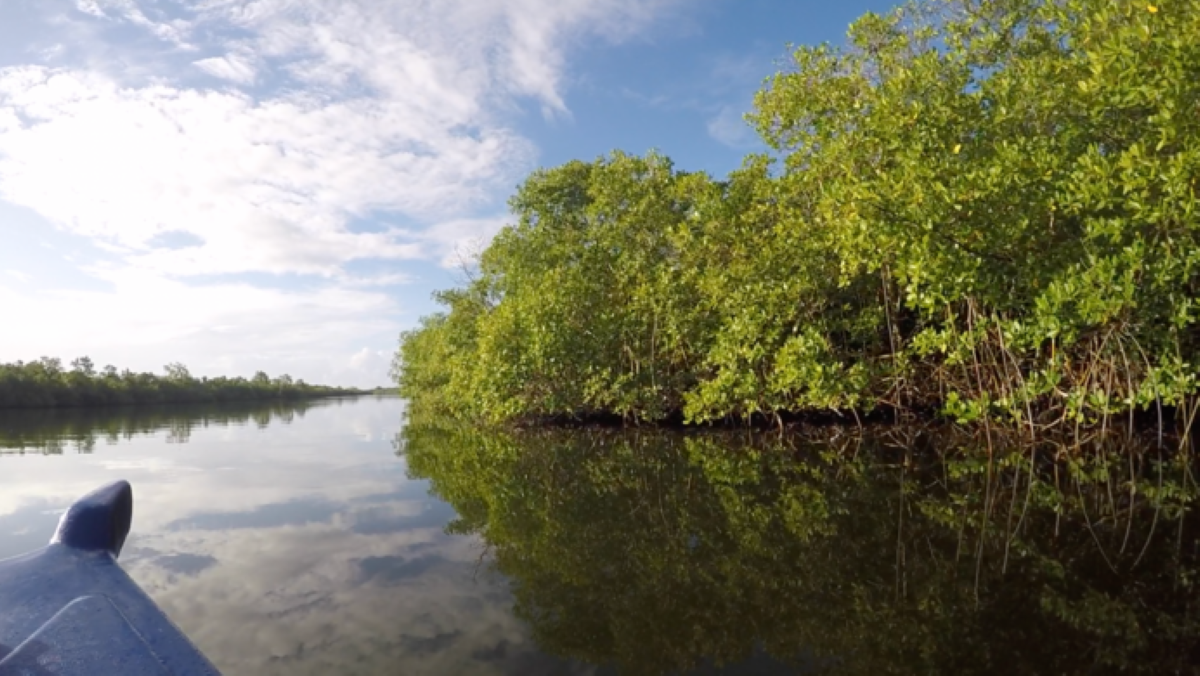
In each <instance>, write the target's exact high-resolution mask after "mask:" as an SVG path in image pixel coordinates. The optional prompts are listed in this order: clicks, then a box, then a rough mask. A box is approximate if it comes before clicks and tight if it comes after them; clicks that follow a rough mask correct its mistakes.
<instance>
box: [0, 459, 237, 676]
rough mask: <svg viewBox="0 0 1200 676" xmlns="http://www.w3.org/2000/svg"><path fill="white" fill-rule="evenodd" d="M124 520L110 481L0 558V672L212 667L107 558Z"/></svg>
mask: <svg viewBox="0 0 1200 676" xmlns="http://www.w3.org/2000/svg"><path fill="white" fill-rule="evenodd" d="M132 518H133V491H132V489H131V488H130V486H129V483H128V482H125V481H118V482H116V483H112V484H109V485H108V486H105V487H103V488H100V489H99V490H96V491H93V492H92V493H89V494H87V495H86V496H84V497H82V498H80V499H79V500H78V501H77V502H75V504H73V505H71V507H70V508H69V509H68V510H67V511H66V513H64V514H63V516H62V519H61V521H59V524H58V529H57V530H56V531H55V533H54V537H53V538H51V540H50V544H49V545H48V546H46V547H44V548H42V549H39V550H37V551H34V552H30V553H29V554H25V555H22V556H18V557H15V558H11V559H6V560H3V561H0V676H8V675H9V674H13V675H17V674H21V675H24V674H30V675H33V674H37V675H41V674H56V675H59V676H77V675H78V676H83V675H84V674H88V675H91V674H122V675H125V674H129V675H131V676H140V675H141V674H178V675H184V674H187V675H191V674H197V675H208V674H217V673H218V672H217V669H216V668H215V667H214V666H213V665H212V663H211V662H209V661H208V659H206V658H205V657H204V655H203V654H202V653H201V652H200V651H199V650H197V649H196V647H195V646H193V645H192V643H191V642H190V641H189V640H188V639H187V637H186V636H184V634H183V632H181V631H180V630H179V629H178V628H177V627H175V625H174V624H172V623H171V621H170V620H169V619H167V616H166V615H165V614H163V612H162V610H160V609H159V608H158V606H157V605H155V603H154V601H152V600H151V599H150V597H149V596H147V595H146V593H145V592H144V591H142V589H141V588H140V587H138V586H137V583H135V582H134V581H133V580H132V579H131V578H130V577H129V575H127V574H126V573H125V571H124V570H122V569H121V567H120V566H119V565H118V564H117V556H118V555H119V554H120V553H121V547H122V546H123V545H124V544H125V537H126V536H127V535H128V534H129V526H130V522H131V520H132Z"/></svg>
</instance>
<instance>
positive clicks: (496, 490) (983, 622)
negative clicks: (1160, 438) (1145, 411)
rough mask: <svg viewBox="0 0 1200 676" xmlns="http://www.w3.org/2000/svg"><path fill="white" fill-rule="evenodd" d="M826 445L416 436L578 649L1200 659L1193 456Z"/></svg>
mask: <svg viewBox="0 0 1200 676" xmlns="http://www.w3.org/2000/svg"><path fill="white" fill-rule="evenodd" d="M822 434H823V436H822V438H820V439H805V440H803V441H796V440H789V441H784V440H780V439H778V438H775V439H774V441H770V442H766V441H763V440H762V439H757V438H753V437H749V436H747V437H737V438H734V437H731V436H724V435H711V436H673V435H668V434H665V433H651V434H642V433H624V432H615V431H611V432H610V431H596V432H586V433H580V432H564V431H544V432H538V433H519V434H505V433H491V432H489V433H480V432H477V431H469V430H462V429H457V430H451V429H444V428H443V429H438V428H434V427H410V428H408V429H407V430H406V431H405V432H404V433H403V438H402V439H401V447H402V452H403V453H404V454H405V455H406V457H407V461H408V463H409V466H410V471H411V472H412V473H413V474H414V475H415V476H420V477H426V478H428V479H430V480H431V482H432V486H433V490H434V491H435V492H436V493H437V494H438V495H440V496H442V497H443V498H445V499H446V500H448V501H449V502H450V503H451V504H452V505H453V506H454V507H455V509H456V510H457V511H458V514H459V515H460V518H459V519H458V520H457V521H455V522H454V523H453V524H452V525H451V529H452V530H454V531H456V532H461V533H477V534H479V535H481V536H482V537H483V539H484V541H485V542H486V544H487V546H488V548H489V551H490V552H491V555H492V557H493V561H494V563H495V566H496V567H497V568H498V569H499V570H500V571H501V572H503V573H504V574H506V575H507V576H509V577H510V579H511V581H512V586H513V589H514V593H515V598H516V609H517V612H518V613H519V614H520V615H521V616H522V617H523V618H524V619H525V620H527V621H528V622H529V623H530V625H531V626H532V629H533V632H534V634H535V636H536V638H537V639H538V640H539V641H540V643H541V645H542V647H543V648H544V649H546V650H547V651H550V652H553V653H556V654H559V655H563V656H570V657H574V658H578V659H582V660H586V661H589V662H593V663H608V664H616V665H619V666H620V667H622V668H623V669H624V670H628V671H630V672H639V673H666V672H675V671H679V670H686V669H688V668H691V667H693V666H695V665H696V664H698V663H699V662H700V661H701V660H712V661H715V662H717V663H734V662H737V661H739V660H742V659H745V658H747V657H748V656H749V655H750V654H751V653H752V652H753V651H754V650H756V649H762V650H765V651H766V652H768V653H769V654H770V655H771V656H773V657H774V658H776V659H778V660H782V661H787V662H802V661H803V662H808V663H810V664H811V663H812V661H813V660H816V661H817V663H820V664H825V665H827V666H828V668H829V669H830V670H831V671H833V672H836V673H851V674H885V673H896V674H910V673H1054V674H1065V673H1083V672H1085V671H1087V672H1089V673H1098V672H1108V671H1116V670H1121V671H1124V672H1128V673H1156V674H1161V673H1173V672H1178V671H1181V670H1184V669H1186V668H1187V666H1186V665H1188V664H1189V660H1191V659H1195V658H1196V657H1197V647H1198V646H1200V643H1198V642H1197V636H1198V631H1200V624H1198V621H1200V618H1198V617H1197V611H1196V608H1195V604H1196V583H1197V578H1196V575H1197V572H1198V569H1197V565H1196V564H1197V557H1198V555H1200V552H1198V551H1197V538H1196V535H1197V534H1196V530H1195V527H1196V523H1195V516H1194V514H1193V513H1192V511H1191V510H1192V507H1193V506H1194V501H1195V495H1196V485H1195V482H1194V480H1193V479H1192V478H1191V474H1190V468H1189V467H1188V466H1186V465H1185V464H1183V462H1184V461H1183V460H1181V459H1180V458H1179V457H1176V458H1175V459H1170V458H1167V457H1165V456H1163V457H1160V456H1158V455H1151V454H1146V453H1130V452H1129V449H1128V448H1118V447H1117V446H1116V445H1115V444H1114V445H1111V446H1106V445H1105V444H1102V443H1099V442H1097V443H1096V444H1095V446H1096V447H1095V448H1093V449H1091V450H1092V453H1091V455H1092V457H1094V459H1093V460H1089V461H1088V462H1087V463H1081V462H1077V461H1067V460H1065V459H1063V460H1060V461H1057V462H1056V461H1054V459H1053V458H1052V454H1051V453H1050V452H1049V450H1052V449H1043V450H1041V451H1034V452H1032V453H1029V452H1026V453H1013V454H1008V455H1003V456H1001V455H1000V454H996V458H997V459H996V460H995V461H993V462H989V461H987V460H986V458H987V457H988V455H987V451H986V444H985V443H983V442H978V441H976V440H973V439H959V440H956V441H955V442H954V445H953V448H955V451H954V452H953V453H952V454H951V453H937V452H932V453H931V452H928V451H929V450H931V447H935V446H940V445H942V444H941V443H940V442H939V443H938V444H934V442H933V440H931V439H930V438H928V437H927V436H925V435H922V434H917V433H914V434H913V435H911V436H910V437H909V438H903V437H904V434H905V433H904V432H903V431H900V430H893V431H891V432H890V433H888V434H887V435H885V436H883V437H880V438H871V437H869V436H868V437H863V436H862V435H859V434H846V433H845V431H844V430H836V431H829V432H826V433H822ZM839 434H840V435H841V436H839ZM972 445H975V446H977V447H976V448H972ZM904 449H914V450H904ZM915 449H920V450H915ZM932 450H935V451H936V448H932ZM980 457H983V458H985V459H984V460H980V459H978V458H980ZM1062 457H1063V458H1067V457H1072V458H1074V457H1080V456H1079V455H1078V454H1070V455H1069V456H1068V455H1067V454H1063V456H1062ZM919 458H923V459H924V460H919ZM930 459H932V460H930ZM1090 669H1091V670H1098V671H1089V670H1090Z"/></svg>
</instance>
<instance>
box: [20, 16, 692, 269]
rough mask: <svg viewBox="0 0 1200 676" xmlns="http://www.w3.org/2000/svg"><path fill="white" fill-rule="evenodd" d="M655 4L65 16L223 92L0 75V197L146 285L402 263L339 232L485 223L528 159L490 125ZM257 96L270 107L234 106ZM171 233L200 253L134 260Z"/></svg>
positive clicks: (175, 80) (378, 238)
mask: <svg viewBox="0 0 1200 676" xmlns="http://www.w3.org/2000/svg"><path fill="white" fill-rule="evenodd" d="M669 1H670V0H660V1H659V2H652V3H644V2H635V1H634V0H607V1H603V2H593V1H590V0H588V1H583V0H570V1H567V2H560V3H554V4H550V5H547V4H545V3H540V2H538V3H534V2H532V1H531V0H509V1H508V2H489V3H478V2H470V1H468V0H459V1H457V2H455V1H447V2H438V3H425V2H418V1H417V0H411V1H409V0H397V1H393V2H376V1H374V0H371V1H368V0H360V1H338V2H332V1H325V0H258V1H256V2H251V3H242V2H236V3H235V2H232V1H229V0H212V1H210V2H207V3H204V4H201V5H199V6H198V7H196V8H194V9H193V10H192V13H191V14H189V15H187V16H181V17H175V18H168V17H164V16H162V15H161V11H159V10H156V11H155V12H154V14H153V17H154V18H150V14H151V12H150V8H151V6H150V5H145V4H139V3H138V2H135V1H134V0H102V1H95V0H81V1H80V2H79V3H78V4H77V7H78V9H79V10H80V11H82V12H85V13H88V14H91V15H94V16H97V17H105V18H106V20H111V21H123V22H127V23H130V24H132V25H135V26H140V27H142V28H144V29H146V30H148V31H150V32H151V33H152V34H154V35H156V36H158V37H160V38H162V39H164V40H167V41H169V42H172V43H174V44H175V45H176V46H179V45H185V44H187V45H192V44H197V43H199V41H200V40H201V39H202V38H205V37H206V36H211V35H216V36H218V38H217V39H216V40H215V42H214V43H213V44H206V45H204V49H201V51H208V50H209V49H211V48H212V47H217V48H218V49H219V50H220V51H221V52H223V53H221V54H219V55H214V56H209V57H206V58H201V59H192V60H191V61H189V64H191V65H193V66H194V67H196V68H199V69H201V70H203V71H205V72H207V73H208V74H210V75H213V76H215V77H219V78H222V79H224V80H225V81H226V82H228V83H230V84H231V85H234V86H235V88H233V89H224V90H221V91H214V90H208V89H197V88H191V87H189V86H186V85H185V84H184V83H185V82H187V78H186V73H179V74H177V75H176V76H175V77H171V76H170V74H169V73H168V74H166V75H165V76H162V77H158V78H156V79H155V80H154V81H153V82H152V83H146V82H144V81H143V82H140V83H139V82H135V83H129V82H122V81H120V80H119V79H118V78H117V77H115V76H113V75H104V74H101V73H100V72H98V71H93V70H85V69H80V68H56V69H52V68H48V67H45V66H39V65H24V66H14V67H9V68H5V69H0V196H2V197H3V198H4V199H6V200H8V201H10V202H13V203H15V204H20V205H24V206H28V207H30V208H32V209H34V210H36V211H38V212H39V213H41V214H43V215H45V216H46V217H48V218H49V219H50V220H52V221H53V222H54V223H56V224H57V225H59V226H60V227H64V228H67V229H69V230H72V231H74V232H77V233H82V234H85V235H87V236H89V237H91V238H93V239H95V240H96V241H97V242H99V243H102V244H104V245H108V246H111V247H116V248H117V250H118V251H124V252H125V253H126V254H127V256H128V262H129V263H130V264H132V265H135V266H137V267H139V268H143V269H147V270H154V271H158V272H159V273H161V274H170V275H175V276H179V275H189V274H211V273H229V272H239V271H267V272H276V273H278V272H303V273H318V274H325V275H334V274H335V273H336V271H337V270H338V268H339V267H340V266H341V265H342V264H344V263H346V262H348V261H350V260H354V259H356V258H365V257H372V258H390V259H404V258H411V257H414V256H419V255H421V253H422V249H421V248H420V247H418V246H416V245H415V243H414V242H413V241H412V240H413V238H412V237H411V235H410V234H408V233H405V232H402V231H398V230H397V231H390V232H383V233H354V232H351V231H349V230H348V228H347V223H348V222H349V221H350V220H351V219H355V218H358V219H361V218H364V217H365V218H369V217H371V216H372V215H374V214H383V213H398V214H403V215H405V216H407V217H409V218H411V219H415V220H416V221H417V222H438V221H444V220H446V219H451V220H452V221H454V222H462V221H461V219H463V218H464V217H465V218H468V219H469V218H470V217H471V215H472V213H473V212H478V211H480V210H494V209H495V208H496V205H497V201H498V200H497V197H498V196H500V194H499V191H500V190H506V189H508V187H509V186H511V185H512V183H513V182H514V179H515V177H516V176H518V175H519V174H520V173H521V172H523V171H525V170H526V169H528V168H529V167H530V166H531V164H532V159H533V155H534V150H533V148H532V146H531V144H530V143H529V142H528V141H527V140H525V139H523V138H521V137H520V136H518V135H516V134H515V133H513V132H512V131H511V130H510V129H509V128H508V127H507V126H506V125H505V124H504V120H503V117H504V115H505V114H506V113H505V111H506V110H509V109H510V102H511V101H512V100H513V99H512V97H520V96H528V97H533V98H534V99H536V100H538V101H540V102H541V104H542V105H543V106H544V107H545V108H546V109H547V110H553V111H564V110H565V103H564V101H563V97H562V92H561V85H560V82H561V79H562V76H563V71H564V68H565V66H564V63H565V50H566V48H567V47H568V45H569V44H570V43H571V42H572V40H574V39H576V38H578V37H579V36H583V35H587V34H595V35H600V36H603V37H605V38H607V39H612V40H619V39H624V38H626V37H628V36H630V35H633V34H635V33H636V32H637V31H639V30H641V29H643V28H644V27H645V26H646V25H647V24H648V23H649V22H650V21H651V20H652V19H653V18H654V17H655V16H656V14H658V13H659V12H660V10H661V9H662V7H663V6H664V5H666V4H669ZM154 7H158V6H157V5H155V6H154ZM222 36H223V37H222ZM112 48H113V49H116V50H119V48H120V47H119V45H113V46H112ZM262 78H268V79H270V80H271V81H272V82H273V83H274V84H275V86H274V88H273V89H272V91H274V92H277V93H275V94H264V93H262V92H255V91H253V90H250V89H246V88H245V87H248V86H250V85H252V84H253V83H255V82H257V81H259V80H260V79H262ZM239 87H240V89H239ZM455 219H457V220H455ZM486 229H487V228H485V230H486ZM171 230H175V231H182V232H186V233H190V234H192V235H195V236H197V237H199V238H200V239H202V240H203V241H204V243H203V245H201V246H199V247H191V248H188V249H186V250H176V251H171V250H167V251H163V250H159V249H156V248H154V247H153V246H152V245H151V242H152V240H153V238H154V237H155V236H156V235H158V234H159V233H162V232H166V231H171ZM491 231H492V232H494V229H492V230H491ZM433 237H434V239H435V240H436V241H438V242H441V241H442V239H443V237H442V235H441V234H438V233H435V234H434V235H433ZM416 239H418V240H419V239H421V238H420V237H417V238H416ZM425 249H426V250H428V249H429V247H426V248H425ZM432 253H433V255H436V256H439V257H444V256H445V255H446V252H445V251H444V250H443V249H442V248H439V247H437V246H435V247H433V250H432Z"/></svg>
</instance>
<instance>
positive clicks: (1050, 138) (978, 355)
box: [396, 0, 1200, 428]
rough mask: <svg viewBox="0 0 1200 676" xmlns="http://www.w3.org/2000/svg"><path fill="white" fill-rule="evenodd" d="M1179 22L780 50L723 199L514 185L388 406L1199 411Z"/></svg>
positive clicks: (1033, 422) (591, 177) (1192, 45)
mask: <svg viewBox="0 0 1200 676" xmlns="http://www.w3.org/2000/svg"><path fill="white" fill-rule="evenodd" d="M1198 34H1200V0H1172V1H1170V2H1166V1H1164V2H1161V3H1159V4H1158V5H1147V4H1145V3H1137V2H1130V1H1128V0H1121V1H1120V2H1113V1H1112V0H1060V1H1053V2H1052V1H1050V0H923V1H920V2H916V3H913V4H911V5H909V6H907V7H905V8H903V9H898V10H895V11H894V12H892V13H890V14H887V15H874V14H869V15H867V16H864V17H863V18H861V19H859V20H858V21H857V22H855V23H854V24H853V25H852V26H851V27H850V31H849V36H848V43H847V45H846V46H845V47H843V48H835V47H831V46H828V45H822V46H817V47H801V48H799V49H798V50H796V52H795V53H794V55H793V61H792V64H791V67H790V68H789V69H787V70H785V71H784V72H781V73H778V74H777V75H775V76H774V77H772V78H771V79H769V80H768V82H767V83H766V85H765V86H764V88H763V90H762V91H761V92H760V93H759V94H758V96H757V99H756V102H755V109H754V111H753V112H752V113H751V114H750V115H749V116H748V117H749V119H750V120H751V121H752V122H753V123H754V125H755V126H756V128H757V129H758V131H759V133H760V135H761V136H762V138H763V140H764V141H765V142H766V143H767V144H768V145H769V146H770V148H771V150H772V154H771V156H770V157H768V156H750V157H748V158H746V161H745V163H744V166H743V167H742V168H741V169H740V170H738V171H736V172H734V173H733V174H731V175H730V176H729V177H728V179H727V180H725V181H714V180H712V179H711V178H709V177H707V176H705V175H703V174H686V173H681V172H676V171H675V170H674V169H673V168H672V166H671V164H670V162H669V160H667V159H666V158H664V157H662V156H660V155H657V154H653V153H652V154H650V155H648V156H646V157H644V158H638V157H633V156H629V155H625V154H622V153H614V154H613V155H611V156H609V157H606V158H601V159H598V160H596V161H595V162H591V163H584V162H571V163H568V164H566V165H564V166H562V167H558V168H554V169H549V170H541V171H538V172H536V173H534V174H533V175H532V176H531V177H530V178H529V179H528V180H527V181H526V182H525V184H523V185H522V186H521V187H520V189H519V190H518V192H517V194H516V196H515V197H514V198H513V200H512V208H513V211H514V213H515V215H516V217H517V223H516V224H514V225H512V226H510V227H508V228H506V229H505V230H503V231H502V232H501V233H500V235H499V236H498V237H497V238H496V240H495V241H494V242H493V244H492V245H491V247H489V249H488V250H487V251H486V252H485V253H484V254H483V258H482V261H481V265H480V274H479V277H478V278H477V279H476V280H474V281H473V282H472V283H471V284H470V285H469V286H468V287H467V288H466V289H463V290H459V291H453V292H447V293H445V294H442V295H441V296H440V300H442V301H443V303H445V305H446V306H447V308H448V311H447V312H446V314H445V315H443V316H440V317H435V318H431V319H429V320H427V321H426V322H425V323H424V324H422V326H421V327H420V328H418V329H417V330H415V331H412V332H409V333H407V334H405V335H404V336H403V338H402V347H401V350H400V353H399V360H398V363H397V368H396V374H397V378H398V382H399V383H400V386H401V390H402V392H403V393H404V394H405V396H408V397H409V398H411V399H413V400H414V403H415V405H417V406H425V405H428V406H430V407H433V408H436V409H438V410H440V411H443V412H447V413H452V414H455V415H465V416H470V417H476V418H483V419H491V420H507V419H515V418H521V417H526V416H555V415H587V414H593V413H612V414H617V415H621V416H625V417H630V418H640V419H647V420H655V419H661V418H663V417H665V416H668V415H671V414H674V413H682V414H683V415H684V416H685V417H686V418H687V419H688V420H691V421H697V422H698V421H706V420H713V419H718V418H723V417H727V416H735V417H745V416H750V415H755V414H766V415H771V414H775V413H778V412H783V411H789V412H796V411H812V410H822V409H835V410H846V409H856V410H868V411H869V410H871V409H872V408H875V407H877V406H879V405H887V406H892V407H898V408H906V407H907V408H919V409H923V410H927V409H930V408H934V409H939V410H942V411H943V412H944V413H945V414H946V415H948V416H949V417H950V418H952V419H956V420H960V421H962V422H973V421H978V420H1000V421H1006V422H1008V423H1011V424H1013V425H1021V426H1028V427H1030V428H1037V427H1039V426H1041V427H1043V428H1045V427H1049V426H1053V425H1059V424H1075V423H1083V424H1092V423H1101V424H1103V422H1104V421H1105V420H1106V419H1107V417H1109V416H1112V415H1114V414H1117V413H1121V412H1123V411H1129V410H1137V409H1146V408H1149V407H1157V406H1161V405H1168V406H1177V407H1179V408H1180V409H1182V410H1183V411H1185V412H1188V411H1189V410H1190V409H1191V407H1193V406H1195V405H1196V401H1197V399H1196V396H1195V395H1196V394H1197V391H1198V388H1200V382H1198V377H1197V367H1198V366H1200V364H1198V361H1197V354H1198V351H1200V330H1198V328H1197V322H1198V320H1200V313H1198V310H1197V307H1198V305H1197V302H1198V294H1200V241H1198V237H1200V221H1198V216H1197V209H1196V192H1195V190H1196V181H1197V178H1198V177H1200V42H1198V41H1197V40H1195V39H1194V36H1195V35H1198Z"/></svg>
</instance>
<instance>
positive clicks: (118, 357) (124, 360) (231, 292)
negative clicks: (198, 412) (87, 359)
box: [0, 271, 398, 387]
mask: <svg viewBox="0 0 1200 676" xmlns="http://www.w3.org/2000/svg"><path fill="white" fill-rule="evenodd" d="M110 280H111V282H112V284H113V289H112V290H111V291H43V292H37V293H32V292H29V291H28V290H26V289H22V290H20V291H18V290H16V289H12V288H6V287H5V286H4V285H3V282H2V281H0V306H2V307H4V308H6V311H10V312H11V313H12V314H11V316H14V317H20V318H21V321H19V322H11V323H10V324H9V325H6V327H5V330H4V352H5V355H4V356H5V357H6V358H8V359H17V358H23V359H33V358H36V356H38V355H42V354H48V355H59V356H62V357H64V358H68V359H69V358H71V357H74V356H78V355H79V354H84V353H86V354H89V355H90V356H91V357H92V358H93V359H94V360H95V361H96V363H97V364H106V363H111V364H113V365H115V366H118V367H121V368H130V369H133V370H135V371H152V372H160V371H161V369H162V365H163V364H167V363H169V362H174V361H180V360H183V361H185V362H186V363H187V365H188V366H189V368H190V369H191V371H192V374H193V375H195V376H202V375H207V376H216V375H250V374H252V373H253V372H254V371H255V370H259V369H261V370H265V371H267V372H268V373H271V374H279V373H290V374H292V375H293V376H295V377H300V378H304V379H305V380H308V381H309V382H315V383H329V384H347V385H359V386H364V387H365V386H372V387H373V386H375V385H381V384H385V383H386V382H387V369H386V368H377V369H374V370H371V369H367V368H360V367H357V366H355V365H354V364H352V363H351V356H350V355H351V348H350V347H349V346H352V345H355V344H358V345H362V344H363V342H364V341H366V340H381V341H386V342H385V346H387V347H390V346H391V343H392V342H393V341H394V336H395V330H396V329H395V318H396V315H397V312H398V307H397V304H396V302H395V301H394V300H393V299H392V298H391V297H390V296H388V295H386V294H384V293H381V292H379V291H376V290H365V289H364V290H356V289H349V288H345V287H339V286H325V287H322V288H318V289H313V290H297V291H284V290H279V289H266V288H261V287H255V286H251V285H249V284H245V283H225V284H207V285H201V286H193V285H187V284H183V283H180V282H175V281H171V280H166V279H162V278H160V277H158V276H156V275H153V274H148V273H141V272H136V271H134V272H130V271H124V272H120V273H112V274H110ZM81 327H82V328H81ZM81 345H82V346H85V347H81ZM343 354H344V355H346V356H344V357H339V356H338V355H343Z"/></svg>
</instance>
